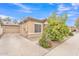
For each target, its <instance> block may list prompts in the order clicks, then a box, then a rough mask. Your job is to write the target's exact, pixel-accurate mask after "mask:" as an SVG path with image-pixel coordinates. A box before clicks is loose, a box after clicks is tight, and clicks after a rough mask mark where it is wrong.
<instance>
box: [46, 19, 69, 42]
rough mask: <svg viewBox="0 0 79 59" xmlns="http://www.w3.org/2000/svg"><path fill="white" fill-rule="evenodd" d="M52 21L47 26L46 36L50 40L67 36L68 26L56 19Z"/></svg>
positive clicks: (60, 39)
mask: <svg viewBox="0 0 79 59" xmlns="http://www.w3.org/2000/svg"><path fill="white" fill-rule="evenodd" d="M54 21H55V22H52V24H51V25H49V26H48V29H47V33H48V38H49V39H51V40H57V41H62V40H63V39H64V37H66V36H68V34H69V28H68V27H67V26H66V25H65V24H63V23H60V22H58V21H56V20H54Z"/></svg>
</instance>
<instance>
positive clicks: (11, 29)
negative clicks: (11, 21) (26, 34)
mask: <svg viewBox="0 0 79 59" xmlns="http://www.w3.org/2000/svg"><path fill="white" fill-rule="evenodd" d="M4 33H19V26H11V25H8V26H4Z"/></svg>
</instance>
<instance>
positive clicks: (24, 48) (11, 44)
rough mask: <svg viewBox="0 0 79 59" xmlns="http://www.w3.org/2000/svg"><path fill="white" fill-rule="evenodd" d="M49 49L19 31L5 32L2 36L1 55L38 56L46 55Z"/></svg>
mask: <svg viewBox="0 0 79 59" xmlns="http://www.w3.org/2000/svg"><path fill="white" fill-rule="evenodd" d="M47 52H48V50H46V49H44V48H42V47H40V46H39V45H36V44H35V43H33V42H32V41H30V40H28V39H26V38H24V37H22V36H20V35H19V34H17V33H8V34H4V35H3V36H2V37H1V38H0V55H9V56H10V55H12V56H13V55H15V56H16V55H17V56H20V55H21V56H24V55H27V56H33V55H34V56H36V55H39V56H40V55H44V54H45V53H47Z"/></svg>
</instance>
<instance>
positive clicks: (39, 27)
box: [35, 24, 41, 33]
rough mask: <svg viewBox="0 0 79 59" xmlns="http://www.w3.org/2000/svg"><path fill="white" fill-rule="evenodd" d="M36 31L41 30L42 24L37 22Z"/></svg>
mask: <svg viewBox="0 0 79 59" xmlns="http://www.w3.org/2000/svg"><path fill="white" fill-rule="evenodd" d="M35 32H36V33H37V32H41V24H35Z"/></svg>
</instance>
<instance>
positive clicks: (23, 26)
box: [20, 23, 28, 36]
mask: <svg viewBox="0 0 79 59" xmlns="http://www.w3.org/2000/svg"><path fill="white" fill-rule="evenodd" d="M20 34H21V35H23V36H27V34H28V31H27V23H22V24H20Z"/></svg>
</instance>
